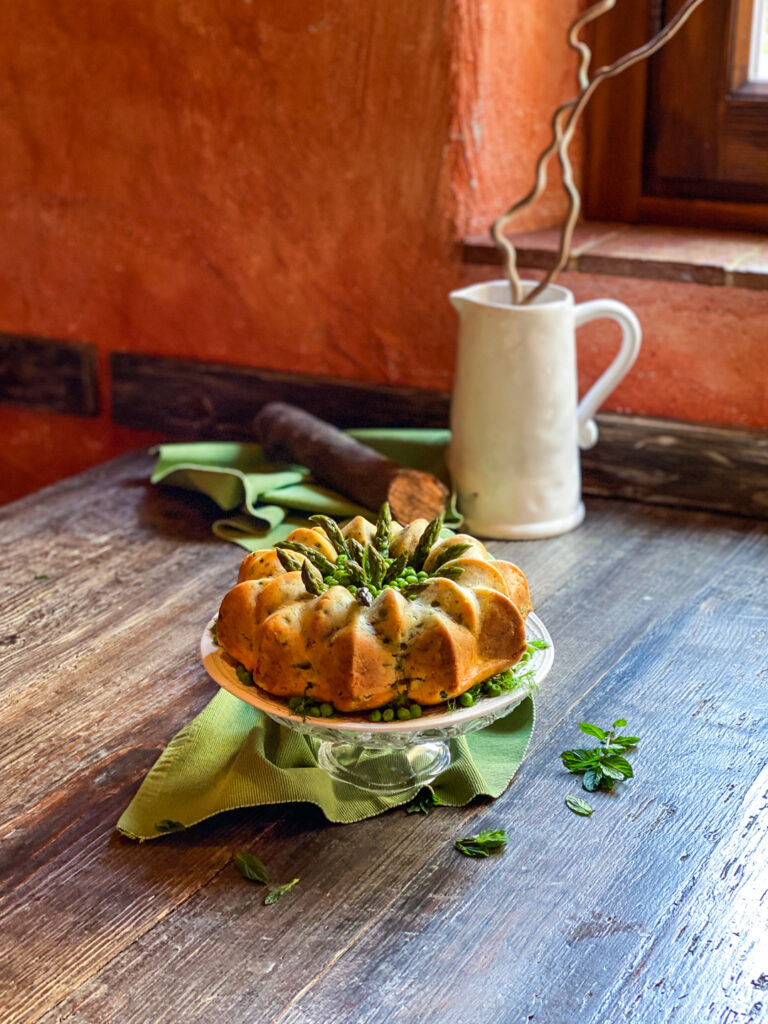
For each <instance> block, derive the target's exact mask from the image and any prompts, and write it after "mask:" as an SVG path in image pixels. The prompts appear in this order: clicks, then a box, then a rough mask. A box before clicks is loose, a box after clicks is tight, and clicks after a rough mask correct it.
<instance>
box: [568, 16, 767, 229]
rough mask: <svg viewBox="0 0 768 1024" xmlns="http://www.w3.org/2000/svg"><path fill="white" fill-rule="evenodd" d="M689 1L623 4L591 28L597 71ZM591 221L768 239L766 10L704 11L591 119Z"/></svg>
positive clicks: (611, 90) (605, 96)
mask: <svg viewBox="0 0 768 1024" xmlns="http://www.w3.org/2000/svg"><path fill="white" fill-rule="evenodd" d="M682 3H683V0H666V2H664V0H661V2H660V0H626V2H624V3H623V4H622V3H619V4H617V5H616V7H615V8H614V10H613V11H611V12H609V13H608V14H607V15H604V16H603V18H599V19H597V20H596V21H595V22H594V26H593V27H594V37H593V40H592V43H593V49H594V61H593V67H597V66H599V65H601V64H605V63H609V62H610V61H612V60H613V59H615V57H617V56H619V55H620V54H622V53H626V52H627V51H628V50H630V49H633V48H634V47H635V46H638V45H641V44H642V43H643V42H644V41H645V40H646V39H648V38H649V37H650V36H651V35H652V34H653V33H654V32H656V31H657V30H658V28H659V27H660V26H661V24H662V23H663V22H664V21H667V20H668V19H669V18H670V17H671V16H672V15H674V13H675V12H676V11H677V10H679V8H680V7H681V6H682ZM587 132H588V153H589V156H588V161H587V167H586V174H585V179H586V180H585V187H584V191H585V212H586V214H587V216H588V217H589V218H591V219H599V220H614V219H615V220H623V221H629V222H642V221H646V222H656V223H680V224H698V225H703V226H711V227H739V228H746V229H754V230H761V231H766V230H768V0H707V2H705V3H703V4H702V5H701V6H700V7H699V8H698V9H697V10H696V11H695V12H694V13H693V15H692V16H691V18H690V19H689V21H688V22H687V23H686V25H685V26H684V27H683V29H682V30H681V31H680V32H679V33H678V34H677V35H676V36H675V37H674V38H673V39H671V40H670V41H669V42H668V43H667V44H666V46H665V47H664V48H663V49H662V50H661V51H659V53H657V54H655V55H654V56H653V57H651V58H650V59H649V60H648V61H647V62H644V63H642V64H639V65H637V66H636V67H635V68H632V69H630V70H629V71H627V72H625V74H624V75H621V76H618V77H617V78H615V79H613V80H611V81H607V82H605V83H603V84H602V85H601V86H600V88H599V89H598V90H596V92H595V95H594V97H593V100H592V107H591V109H589V108H588V120H587Z"/></svg>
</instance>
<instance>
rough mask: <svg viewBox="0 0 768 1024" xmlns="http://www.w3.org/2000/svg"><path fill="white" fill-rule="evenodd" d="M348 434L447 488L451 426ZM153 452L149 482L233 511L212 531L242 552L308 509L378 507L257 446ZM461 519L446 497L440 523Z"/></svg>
mask: <svg viewBox="0 0 768 1024" xmlns="http://www.w3.org/2000/svg"><path fill="white" fill-rule="evenodd" d="M349 433H350V434H351V435H352V436H353V437H356V438H357V439H358V440H360V441H362V442H363V443H364V444H367V445H369V446H370V447H371V448H375V449H376V451H379V452H381V454H382V455H386V456H387V457H388V458H390V459H394V460H395V462H399V463H400V464H401V465H406V466H410V467H411V468H412V469H421V470H424V471H425V472H429V473H434V475H435V476H437V477H439V479H441V480H442V481H443V482H444V483H445V484H446V485H448V486H450V475H449V473H448V467H447V465H446V459H445V456H446V449H447V446H448V441H449V440H450V432H449V431H447V430H420V429H412V428H407V429H406V428H403V429H386V430H385V429H373V428H368V429H361V430H350V431H349ZM155 451H156V452H157V455H158V460H157V463H156V465H155V469H154V471H153V473H152V477H151V479H152V483H164V484H168V485H171V486H174V487H183V488H186V489H187V490H192V491H200V492H202V493H203V494H206V495H207V496H208V497H209V498H211V499H213V501H215V502H216V504H217V505H218V506H219V508H221V509H222V510H223V511H225V512H232V513H234V514H233V515H230V516H227V517H226V518H223V519H218V520H216V521H215V522H214V524H213V532H214V533H215V534H216V536H218V537H221V538H222V540H228V541H231V542H233V543H235V544H239V545H240V546H241V547H243V548H245V549H246V550H248V551H256V550H259V549H261V548H269V547H272V546H273V545H274V544H276V543H277V542H278V541H280V540H284V539H285V537H286V536H287V535H288V534H289V533H290V532H291V530H293V529H295V528H296V527H297V526H302V525H306V514H311V513H322V514H323V515H328V516H333V517H334V518H337V519H346V518H349V517H351V516H356V515H365V516H368V517H369V518H371V519H373V518H375V516H376V513H377V512H378V509H366V508H363V507H362V506H361V505H357V504H355V503H354V502H352V501H349V500H348V499H347V498H344V497H343V496H342V495H340V494H337V493H336V492H335V491H331V490H329V489H328V488H325V487H320V486H319V485H318V484H315V483H313V482H312V480H311V477H310V474H309V471H308V470H307V469H306V468H305V467H303V466H296V465H291V464H289V463H275V462H270V461H269V460H268V459H266V458H265V457H264V454H263V452H262V450H261V447H260V445H258V444H250V443H246V442H235V441H197V442H191V443H185V444H162V445H159V446H158V447H157V448H156V449H155ZM302 513H304V514H305V515H302ZM460 523H461V517H460V516H459V514H458V512H457V511H456V507H455V502H454V501H453V500H452V501H451V504H450V507H449V509H448V512H447V515H446V525H447V526H448V527H452V528H455V527H457V526H459V525H460Z"/></svg>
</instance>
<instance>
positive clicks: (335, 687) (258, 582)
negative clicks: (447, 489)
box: [218, 516, 531, 711]
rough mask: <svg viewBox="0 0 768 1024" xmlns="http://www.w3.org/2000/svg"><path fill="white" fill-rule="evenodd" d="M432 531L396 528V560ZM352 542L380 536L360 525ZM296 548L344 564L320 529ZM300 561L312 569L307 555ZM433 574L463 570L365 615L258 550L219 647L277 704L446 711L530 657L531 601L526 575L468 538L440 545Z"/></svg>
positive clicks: (420, 524)
mask: <svg viewBox="0 0 768 1024" xmlns="http://www.w3.org/2000/svg"><path fill="white" fill-rule="evenodd" d="M426 526H427V521H426V520H416V521H415V522H413V523H409V524H407V525H406V526H405V527H402V528H400V527H398V526H394V527H393V531H392V535H393V539H392V542H391V544H390V548H389V555H390V557H391V558H395V557H396V556H397V555H398V554H400V553H401V552H403V551H407V552H409V553H411V554H413V552H414V551H415V550H416V547H417V545H418V542H419V540H420V538H421V536H422V534H423V532H424V529H425V528H426ZM342 533H343V534H344V536H345V537H346V538H348V539H351V538H354V539H355V540H357V541H358V542H359V543H360V544H363V545H367V544H370V543H371V541H372V539H373V537H374V533H375V528H374V527H373V525H372V524H371V523H369V522H368V520H366V519H363V518H362V517H359V516H358V517H356V518H355V519H352V520H350V521H349V522H348V523H346V524H345V525H344V526H343V527H342ZM288 539H289V540H292V541H295V542H296V543H299V544H303V545H305V546H306V547H310V548H312V549H313V550H315V551H318V552H319V553H320V554H322V555H324V556H325V558H327V559H328V560H329V561H333V562H335V561H336V560H337V554H336V550H335V548H334V546H333V544H332V543H331V541H330V539H329V538H328V537H327V536H326V534H325V532H324V531H323V530H322V528H320V527H317V528H314V529H310V528H304V527H302V528H299V529H297V530H294V531H293V532H292V533H291V534H290V535H289V538H288ZM462 543H463V544H467V545H469V546H468V547H467V548H466V549H465V551H464V552H462V553H461V554H460V555H459V557H457V558H453V559H451V560H450V561H449V562H443V561H442V560H443V559H444V558H445V554H446V552H447V551H448V549H449V548H450V547H451V546H453V545H456V544H462ZM296 557H298V558H299V559H300V560H301V561H304V556H303V555H301V554H300V552H299V553H296ZM424 569H425V571H426V572H430V571H437V572H443V571H448V575H449V576H450V575H451V572H452V571H453V572H455V571H456V570H457V569H460V570H461V573H460V574H458V573H457V575H456V578H455V579H451V578H446V577H442V576H435V577H432V578H431V579H429V580H427V581H425V583H424V584H423V585H422V586H421V587H420V588H418V589H417V590H416V592H415V593H413V594H411V595H410V597H406V596H404V594H402V593H400V591H399V590H397V589H393V588H391V587H385V588H384V589H382V591H381V593H379V594H378V596H377V597H375V599H374V600H373V602H372V603H371V604H370V605H369V606H365V605H363V604H361V603H359V602H358V600H357V599H356V597H355V596H354V594H352V593H350V592H349V590H347V588H346V587H343V586H330V587H329V588H328V589H327V590H325V592H324V593H322V594H320V595H319V596H315V595H314V594H310V593H308V592H307V589H306V586H305V584H304V581H303V580H302V575H301V573H300V572H298V571H291V572H286V571H285V569H284V568H283V566H282V564H281V563H280V561H279V559H278V557H277V553H276V551H274V550H272V549H270V550H267V551H259V552H253V553H252V554H249V555H247V556H246V557H245V558H244V559H243V562H242V565H241V566H240V572H239V576H238V579H239V582H238V584H237V585H236V586H235V587H233V588H232V590H230V591H229V593H228V594H227V595H226V596H225V597H224V600H223V601H222V603H221V608H220V611H219V619H218V637H219V642H220V643H221V645H222V647H223V648H224V649H225V650H226V651H227V652H228V653H229V654H230V655H231V656H232V657H233V658H235V659H236V660H237V661H239V662H241V663H242V664H243V665H244V666H245V667H246V668H247V669H248V670H249V671H253V673H254V678H255V679H256V681H257V682H258V684H259V685H260V686H261V687H262V688H263V689H265V690H267V691H268V692H270V693H273V694H275V695H277V696H282V697H293V696H302V697H303V696H308V697H310V698H311V699H312V700H313V701H318V702H323V701H327V702H329V703H332V704H333V705H334V706H335V707H336V708H337V709H338V710H339V711H362V710H369V709H372V708H377V707H383V706H384V705H387V704H390V703H392V702H393V701H395V700H396V699H397V698H398V696H399V695H401V694H402V695H405V696H406V697H407V698H408V699H410V700H413V701H416V702H418V703H420V704H423V705H425V706H426V705H431V704H438V703H440V702H441V701H444V700H446V699H448V698H451V697H457V696H459V695H460V694H462V693H464V692H465V691H466V690H468V689H469V688H470V687H471V686H473V685H474V684H475V683H477V682H479V681H481V680H483V679H487V678H489V677H490V676H492V675H494V674H496V673H497V672H501V671H504V670H506V669H507V668H509V667H511V666H512V665H514V664H515V663H516V662H517V661H518V660H519V659H520V657H521V656H522V654H523V652H524V651H525V647H526V640H525V622H524V619H525V616H526V615H527V614H528V612H529V611H530V609H531V601H530V593H529V590H528V583H527V580H526V578H525V575H524V573H523V572H522V571H521V570H520V569H519V568H518V567H517V566H515V565H512V564H511V563H509V562H504V561H491V560H490V559H489V555H488V552H487V550H486V548H485V546H484V545H483V544H482V543H481V542H480V541H478V540H476V539H475V538H473V537H470V536H468V535H466V534H459V535H457V536H452V537H449V538H445V539H443V540H440V541H438V542H437V543H436V544H435V545H434V546H433V547H432V549H431V551H430V552H429V555H428V557H427V559H426V560H425V563H424Z"/></svg>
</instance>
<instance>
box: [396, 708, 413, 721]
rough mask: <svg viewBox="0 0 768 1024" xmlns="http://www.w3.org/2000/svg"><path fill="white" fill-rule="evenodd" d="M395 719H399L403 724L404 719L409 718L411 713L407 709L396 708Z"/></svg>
mask: <svg viewBox="0 0 768 1024" xmlns="http://www.w3.org/2000/svg"><path fill="white" fill-rule="evenodd" d="M397 717H398V718H399V719H400V721H401V722H404V721H405V720H406V718H410V717H411V712H410V711H409V710H408V708H398V709H397Z"/></svg>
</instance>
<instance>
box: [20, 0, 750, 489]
mask: <svg viewBox="0 0 768 1024" xmlns="http://www.w3.org/2000/svg"><path fill="white" fill-rule="evenodd" d="M579 7H580V4H579V0H516V2H515V3H514V4H508V3H504V4H502V3H496V2H491V3H485V4H480V3H477V2H476V0H420V2H419V3H413V2H410V0H388V2H387V3H386V4H382V3H380V2H378V0H354V2H339V0H133V2H132V3H130V4H128V3H124V2H117V0H5V3H4V4H2V5H0V151H2V154H3V158H2V160H1V161H0V219H1V223H2V227H3V230H2V231H0V331H7V332H12V333H16V334H35V335H40V336H43V337H51V338H58V339H64V340H66V339H73V340H86V341H89V342H91V343H93V344H94V345H95V346H96V348H97V351H98V355H99V366H100V382H101V389H102V394H103V399H104V401H103V409H102V412H101V413H100V415H99V416H98V417H97V418H95V419H85V418H78V417H67V416H60V415H54V414H46V413H40V412H35V411H32V410H23V409H14V408H11V407H10V406H5V407H2V406H0V430H2V433H3V439H4V443H3V446H2V451H0V500H7V499H9V498H12V497H15V496H18V495H20V494H22V493H26V492H27V491H30V490H33V489H35V488H37V487H40V486H42V485H44V484H46V483H48V482H51V481H53V480H55V479H57V478H59V477H61V476H64V475H67V474H69V473H72V472H74V471H76V470H78V469H80V468H84V467H85V466H88V465H91V464H93V463H97V462H99V461H102V460H104V459H106V458H109V457H111V456H112V455H114V454H117V453H119V452H121V451H125V450H127V449H130V448H135V447H138V446H140V445H142V444H145V443H149V442H150V441H152V440H155V439H156V438H154V437H153V436H151V435H149V434H142V433H139V432H136V431H129V430H125V429H118V428H116V427H114V426H113V425H112V423H111V419H110V408H109V380H108V375H107V357H108V354H109V353H110V352H113V351H136V352H146V353H156V354H162V355H175V356H184V357H188V358H194V359H205V360H213V361H218V362H225V363H237V364H247V365H252V366H258V367H262V368H269V369H295V370H299V371H303V372H311V373H319V374H325V375H329V376H335V377H348V378H354V379H360V380H368V381H380V382H385V383H391V384H408V385H417V386H423V387H427V388H436V389H442V390H446V391H448V390H450V387H451V382H452V374H453V358H454V355H453V353H454V342H455V331H456V324H455V319H454V314H453V311H452V310H451V308H450V306H449V304H448V301H447V294H448V292H449V291H450V290H451V289H452V288H454V287H457V286H459V285H461V284H462V283H465V282H466V281H469V280H471V279H473V277H476V276H477V269H476V268H475V269H472V268H467V267H465V266H463V265H462V263H461V259H460V248H459V245H458V242H459V239H460V238H461V237H462V235H464V234H477V233H483V232H485V231H486V230H487V228H488V225H489V223H490V221H491V220H492V219H493V218H494V217H495V216H497V215H498V214H500V213H501V212H502V210H503V209H505V208H506V206H508V205H509V204H510V203H511V202H512V201H514V200H515V199H517V198H518V197H519V196H520V195H521V194H523V193H524V192H525V191H527V189H528V188H529V186H530V184H531V182H532V178H533V169H534V164H535V157H536V155H537V153H538V152H539V150H540V149H541V148H542V146H543V145H545V144H546V141H547V138H548V130H549V125H548V122H549V118H550V116H551V112H552V110H553V109H554V107H555V106H556V105H557V104H558V103H559V102H561V101H562V100H563V99H564V98H566V97H567V96H568V95H569V94H570V91H571V90H572V87H573V74H574V69H575V57H574V55H573V54H572V53H571V51H569V50H568V48H567V47H566V45H565V42H564V40H565V32H566V29H567V25H568V24H569V23H570V20H571V19H572V17H573V15H574V13H575V11H576V10H578V9H579ZM579 151H580V140H577V142H576V145H575V147H574V153H575V157H576V162H577V167H578V156H579ZM562 210H563V198H562V195H561V194H560V192H559V191H558V190H557V189H556V188H551V189H549V190H548V192H547V193H546V195H545V196H544V197H543V198H542V200H541V201H540V203H539V204H537V207H536V209H535V210H533V211H531V212H530V213H526V215H525V217H524V218H521V220H520V222H519V226H520V228H529V227H537V226H545V225H547V224H550V223H552V222H553V221H555V220H556V219H557V217H558V216H560V214H561V213H562ZM489 273H493V272H492V271H490V272H489ZM481 276H488V274H482V275H481ZM564 283H569V284H571V285H572V286H573V287H574V290H575V291H576V293H577V297H584V298H586V297H591V296H592V295H593V294H596V293H599V294H610V295H613V296H615V297H617V298H624V299H625V300H626V301H630V303H631V304H632V305H633V306H634V308H635V309H636V311H637V312H638V315H639V316H640V317H641V320H643V323H644V328H645V338H646V341H645V346H644V349H643V354H642V356H641V359H640V361H639V363H638V364H637V367H636V369H635V370H634V371H633V374H632V376H631V377H630V378H628V379H627V381H626V382H625V384H624V385H622V387H621V389H620V390H619V391H617V392H616V393H615V395H614V396H613V397H612V399H611V402H610V403H609V407H612V408H621V409H626V410H632V411H637V412H643V413H651V414H654V415H670V416H675V417H680V418H688V419H694V420H702V421H706V422H715V423H733V424H738V425H741V426H768V422H765V421H764V420H763V419H762V416H763V413H764V409H763V411H762V412H761V408H762V406H761V405H760V402H759V401H757V400H756V399H755V395H754V390H755V386H754V384H753V383H751V382H750V379H749V375H748V374H745V373H744V367H745V365H748V362H747V361H748V360H750V359H753V358H755V357H756V356H758V354H759V353H758V348H759V345H760V332H759V329H758V326H757V325H758V322H759V320H760V317H762V316H764V314H765V310H766V306H767V305H768V300H766V299H763V298H761V293H757V292H755V293H750V294H749V295H748V301H747V300H745V301H744V304H742V300H741V299H740V298H738V297H734V294H733V293H732V294H731V296H724V294H723V293H724V292H725V291H726V289H712V290H709V289H703V288H696V287H693V286H691V287H688V288H686V287H685V286H672V285H664V286H662V285H655V284H651V283H649V282H627V281H621V280H619V279H609V278H604V279H602V280H595V279H586V278H580V279H578V280H570V281H565V282H564ZM676 289H677V290H676ZM710 292H711V294H710ZM672 310H674V316H672V315H671V314H672ZM612 344H613V340H612V335H610V334H609V333H608V331H607V329H606V330H605V331H601V330H600V329H597V330H593V331H592V332H591V333H590V335H589V336H588V337H587V338H586V339H585V342H584V345H583V346H582V347H583V350H584V366H583V373H584V377H585V380H586V379H588V378H589V376H590V374H594V373H595V372H597V366H598V364H599V363H600V361H601V360H603V359H604V358H607V356H605V352H606V351H608V350H609V349H610V347H611V345H612Z"/></svg>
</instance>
